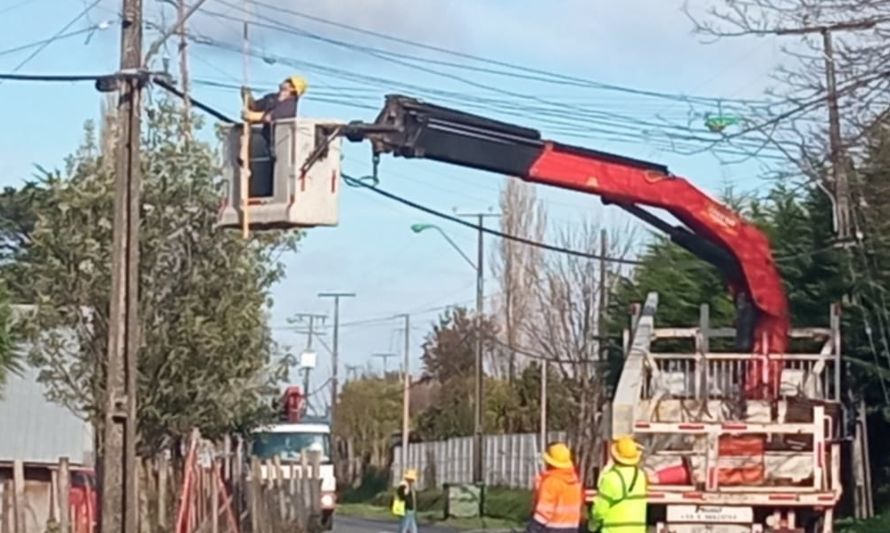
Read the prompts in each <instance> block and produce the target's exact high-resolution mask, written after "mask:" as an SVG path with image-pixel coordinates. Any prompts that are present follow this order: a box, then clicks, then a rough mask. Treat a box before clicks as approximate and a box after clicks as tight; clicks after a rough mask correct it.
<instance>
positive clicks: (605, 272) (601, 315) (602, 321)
mask: <svg viewBox="0 0 890 533" xmlns="http://www.w3.org/2000/svg"><path fill="white" fill-rule="evenodd" d="M608 254H609V232H608V231H606V230H601V231H600V265H599V267H600V271H599V275H600V279H599V301H598V302H597V306H596V336H597V341H596V354H595V355H594V361H597V362H599V361H602V360H603V339H604V338H605V337H606V310H607V309H608V308H609V290H608V287H607V284H608V279H609V265H608V262H607V261H606V259H607V256H608ZM597 368H599V366H597Z"/></svg>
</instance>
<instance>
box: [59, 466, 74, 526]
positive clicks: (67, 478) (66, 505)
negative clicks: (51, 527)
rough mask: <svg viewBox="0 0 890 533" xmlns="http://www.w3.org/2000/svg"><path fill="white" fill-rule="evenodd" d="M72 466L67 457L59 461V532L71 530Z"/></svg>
mask: <svg viewBox="0 0 890 533" xmlns="http://www.w3.org/2000/svg"><path fill="white" fill-rule="evenodd" d="M70 493H71V466H70V463H69V461H68V458H67V457H62V458H61V459H59V492H58V494H57V496H56V497H57V499H58V501H59V531H61V532H62V533H69V531H70V528H71V503H70V497H71V494H70Z"/></svg>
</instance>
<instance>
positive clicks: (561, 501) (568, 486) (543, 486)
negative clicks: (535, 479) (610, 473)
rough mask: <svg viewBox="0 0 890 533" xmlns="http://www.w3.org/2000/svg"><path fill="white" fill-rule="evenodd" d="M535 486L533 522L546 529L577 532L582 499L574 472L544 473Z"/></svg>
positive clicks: (581, 490) (581, 491)
mask: <svg viewBox="0 0 890 533" xmlns="http://www.w3.org/2000/svg"><path fill="white" fill-rule="evenodd" d="M537 485H538V486H537V489H538V490H537V494H536V495H535V510H534V514H533V520H534V521H535V522H537V523H538V524H541V525H542V526H544V527H546V528H548V529H564V528H574V530H577V528H578V526H579V524H580V523H581V507H582V505H583V499H584V498H583V489H582V487H581V482H580V481H579V480H578V478H577V476H576V475H575V474H574V472H571V471H569V472H563V471H548V472H545V473H543V474H542V475H541V477H540V483H538V484H537Z"/></svg>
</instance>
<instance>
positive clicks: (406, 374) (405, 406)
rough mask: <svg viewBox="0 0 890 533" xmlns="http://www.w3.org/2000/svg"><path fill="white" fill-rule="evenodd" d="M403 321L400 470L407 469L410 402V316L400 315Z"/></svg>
mask: <svg viewBox="0 0 890 533" xmlns="http://www.w3.org/2000/svg"><path fill="white" fill-rule="evenodd" d="M402 317H403V318H404V319H405V350H404V352H405V353H404V357H405V359H404V362H403V363H402V369H403V375H402V470H404V469H406V468H408V442H409V439H408V435H409V431H411V428H410V416H411V410H410V401H411V370H410V362H411V358H410V355H411V315H408V314H405V315H402Z"/></svg>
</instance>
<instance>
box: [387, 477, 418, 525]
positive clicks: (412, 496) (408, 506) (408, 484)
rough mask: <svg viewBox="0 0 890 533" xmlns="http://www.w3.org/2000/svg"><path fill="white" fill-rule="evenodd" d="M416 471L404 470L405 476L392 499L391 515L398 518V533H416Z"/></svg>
mask: <svg viewBox="0 0 890 533" xmlns="http://www.w3.org/2000/svg"><path fill="white" fill-rule="evenodd" d="M416 481H417V470H414V469H413V468H409V469H408V470H405V476H404V477H403V479H402V482H401V483H399V486H398V487H396V493H395V496H393V499H392V514H394V515H395V516H397V517H398V518H399V533H408V532H410V533H417V490H416V489H415V488H414V483H415V482H416Z"/></svg>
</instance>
